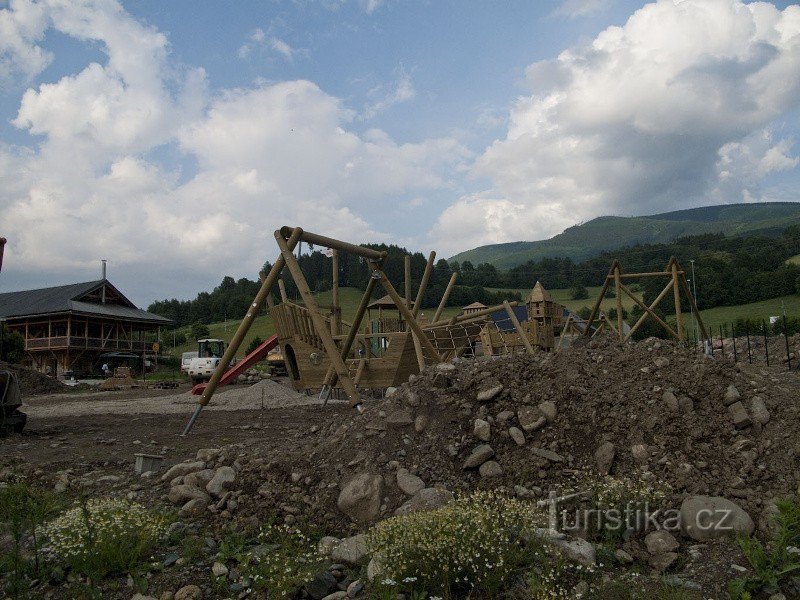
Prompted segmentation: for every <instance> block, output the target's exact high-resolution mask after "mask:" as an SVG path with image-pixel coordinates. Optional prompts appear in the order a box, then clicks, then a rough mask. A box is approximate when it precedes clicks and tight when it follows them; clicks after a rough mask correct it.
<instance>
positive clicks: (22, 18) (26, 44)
mask: <svg viewBox="0 0 800 600" xmlns="http://www.w3.org/2000/svg"><path fill="white" fill-rule="evenodd" d="M47 25H48V19H47V13H46V10H45V8H44V6H43V5H42V4H39V3H36V2H32V1H30V0H11V2H10V4H9V8H4V9H2V10H0V80H3V79H8V78H9V77H11V76H12V75H13V74H15V73H19V74H21V75H22V76H23V77H25V79H27V80H31V79H33V78H34V77H35V76H36V75H38V74H39V73H41V72H42V71H43V70H44V69H45V67H47V65H49V64H50V62H51V61H52V60H53V56H52V54H51V53H50V52H47V51H45V50H44V49H42V48H41V47H40V46H38V45H37V43H38V42H39V41H41V39H42V38H43V37H44V30H45V29H46V27H47Z"/></svg>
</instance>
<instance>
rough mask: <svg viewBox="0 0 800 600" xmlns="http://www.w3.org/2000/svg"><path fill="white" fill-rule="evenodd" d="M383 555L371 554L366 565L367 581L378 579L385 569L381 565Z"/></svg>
mask: <svg viewBox="0 0 800 600" xmlns="http://www.w3.org/2000/svg"><path fill="white" fill-rule="evenodd" d="M382 561H383V556H381V554H380V553H377V554H373V556H372V558H371V559H370V561H369V564H368V565H367V579H368V580H369V581H374V580H376V579H379V578H380V577H381V576H382V575H383V572H384V570H385V567H384V566H383V562H382Z"/></svg>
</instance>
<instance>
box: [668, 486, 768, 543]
mask: <svg viewBox="0 0 800 600" xmlns="http://www.w3.org/2000/svg"><path fill="white" fill-rule="evenodd" d="M680 521H681V530H682V531H683V533H684V534H686V535H688V536H689V537H690V538H692V539H693V540H697V541H698V542H707V541H709V540H715V539H719V538H722V537H726V536H735V535H736V534H739V533H743V534H745V535H750V534H752V533H753V530H754V529H755V524H754V523H753V519H751V518H750V515H749V514H747V512H746V511H745V510H744V509H743V508H742V507H741V506H739V505H738V504H736V503H735V502H732V501H731V500H728V499H727V498H722V497H721V496H690V497H688V498H686V499H685V500H684V501H683V502H682V503H681V508H680Z"/></svg>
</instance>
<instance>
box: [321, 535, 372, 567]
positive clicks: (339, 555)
mask: <svg viewBox="0 0 800 600" xmlns="http://www.w3.org/2000/svg"><path fill="white" fill-rule="evenodd" d="M368 554H369V551H368V549H367V536H366V535H364V534H363V533H361V534H359V535H354V536H353V537H349V538H345V539H343V540H342V541H341V543H340V544H338V545H336V546H335V547H334V548H333V550H332V551H331V554H330V557H331V560H332V561H334V562H337V563H345V564H348V565H360V564H362V563H365V562H366V559H367V555H368Z"/></svg>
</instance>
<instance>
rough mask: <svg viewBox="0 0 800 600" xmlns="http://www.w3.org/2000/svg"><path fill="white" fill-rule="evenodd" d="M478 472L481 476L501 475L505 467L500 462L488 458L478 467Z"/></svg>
mask: <svg viewBox="0 0 800 600" xmlns="http://www.w3.org/2000/svg"><path fill="white" fill-rule="evenodd" d="M478 473H480V476H481V477H484V478H488V477H500V475H502V474H503V467H501V466H500V463H499V462H497V461H494V460H487V461H486V462H485V463H483V464H482V465H481V466H480V467H479V468H478Z"/></svg>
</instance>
